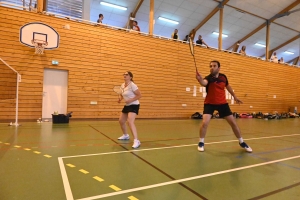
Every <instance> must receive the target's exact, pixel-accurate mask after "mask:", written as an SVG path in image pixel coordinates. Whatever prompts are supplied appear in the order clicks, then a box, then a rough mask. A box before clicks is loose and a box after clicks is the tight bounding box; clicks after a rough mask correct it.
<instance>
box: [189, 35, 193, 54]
mask: <svg viewBox="0 0 300 200" xmlns="http://www.w3.org/2000/svg"><path fill="white" fill-rule="evenodd" d="M189 46H190V51H191V54H192V55H194V44H193V40H192V38H190V39H189Z"/></svg>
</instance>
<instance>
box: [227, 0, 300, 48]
mask: <svg viewBox="0 0 300 200" xmlns="http://www.w3.org/2000/svg"><path fill="white" fill-rule="evenodd" d="M298 4H300V1H299V0H296V1H294V2H293V3H291V4H290V5H289V6H287V7H286V8H284V9H283V10H281V11H280V12H279V13H277V14H276V15H274V16H273V17H272V18H270V19H269V20H267V21H269V23H271V22H273V21H274V20H276V19H277V18H278V17H280V16H281V15H282V14H284V13H286V12H288V11H289V10H291V9H292V8H294V7H295V6H297V5H298ZM281 17H282V16H281ZM266 25H267V23H263V24H262V25H260V26H259V27H257V28H256V29H255V30H254V31H252V32H251V33H249V34H248V35H246V36H245V37H243V38H242V39H240V40H239V41H238V42H240V43H241V42H243V41H245V40H246V39H248V38H249V37H251V36H252V35H254V34H255V33H257V32H258V31H260V30H261V29H263V28H264V27H265V26H266ZM238 42H236V43H234V44H233V45H232V46H231V47H229V48H228V49H227V50H230V49H232V48H235V47H236V46H237V44H238Z"/></svg>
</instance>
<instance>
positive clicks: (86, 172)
mask: <svg viewBox="0 0 300 200" xmlns="http://www.w3.org/2000/svg"><path fill="white" fill-rule="evenodd" d="M79 171H80V172H82V173H84V174H88V173H90V172H88V171H86V170H84V169H81V170H79Z"/></svg>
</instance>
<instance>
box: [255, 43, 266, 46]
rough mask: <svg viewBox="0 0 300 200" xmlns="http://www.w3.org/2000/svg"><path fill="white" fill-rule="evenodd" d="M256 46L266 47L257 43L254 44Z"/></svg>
mask: <svg viewBox="0 0 300 200" xmlns="http://www.w3.org/2000/svg"><path fill="white" fill-rule="evenodd" d="M255 45H256V46H260V47H266V45H264V44H259V43H255Z"/></svg>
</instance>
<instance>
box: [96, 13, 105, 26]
mask: <svg viewBox="0 0 300 200" xmlns="http://www.w3.org/2000/svg"><path fill="white" fill-rule="evenodd" d="M103 19H104V16H103V14H99V19H98V20H97V23H99V24H102V20H103Z"/></svg>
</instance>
